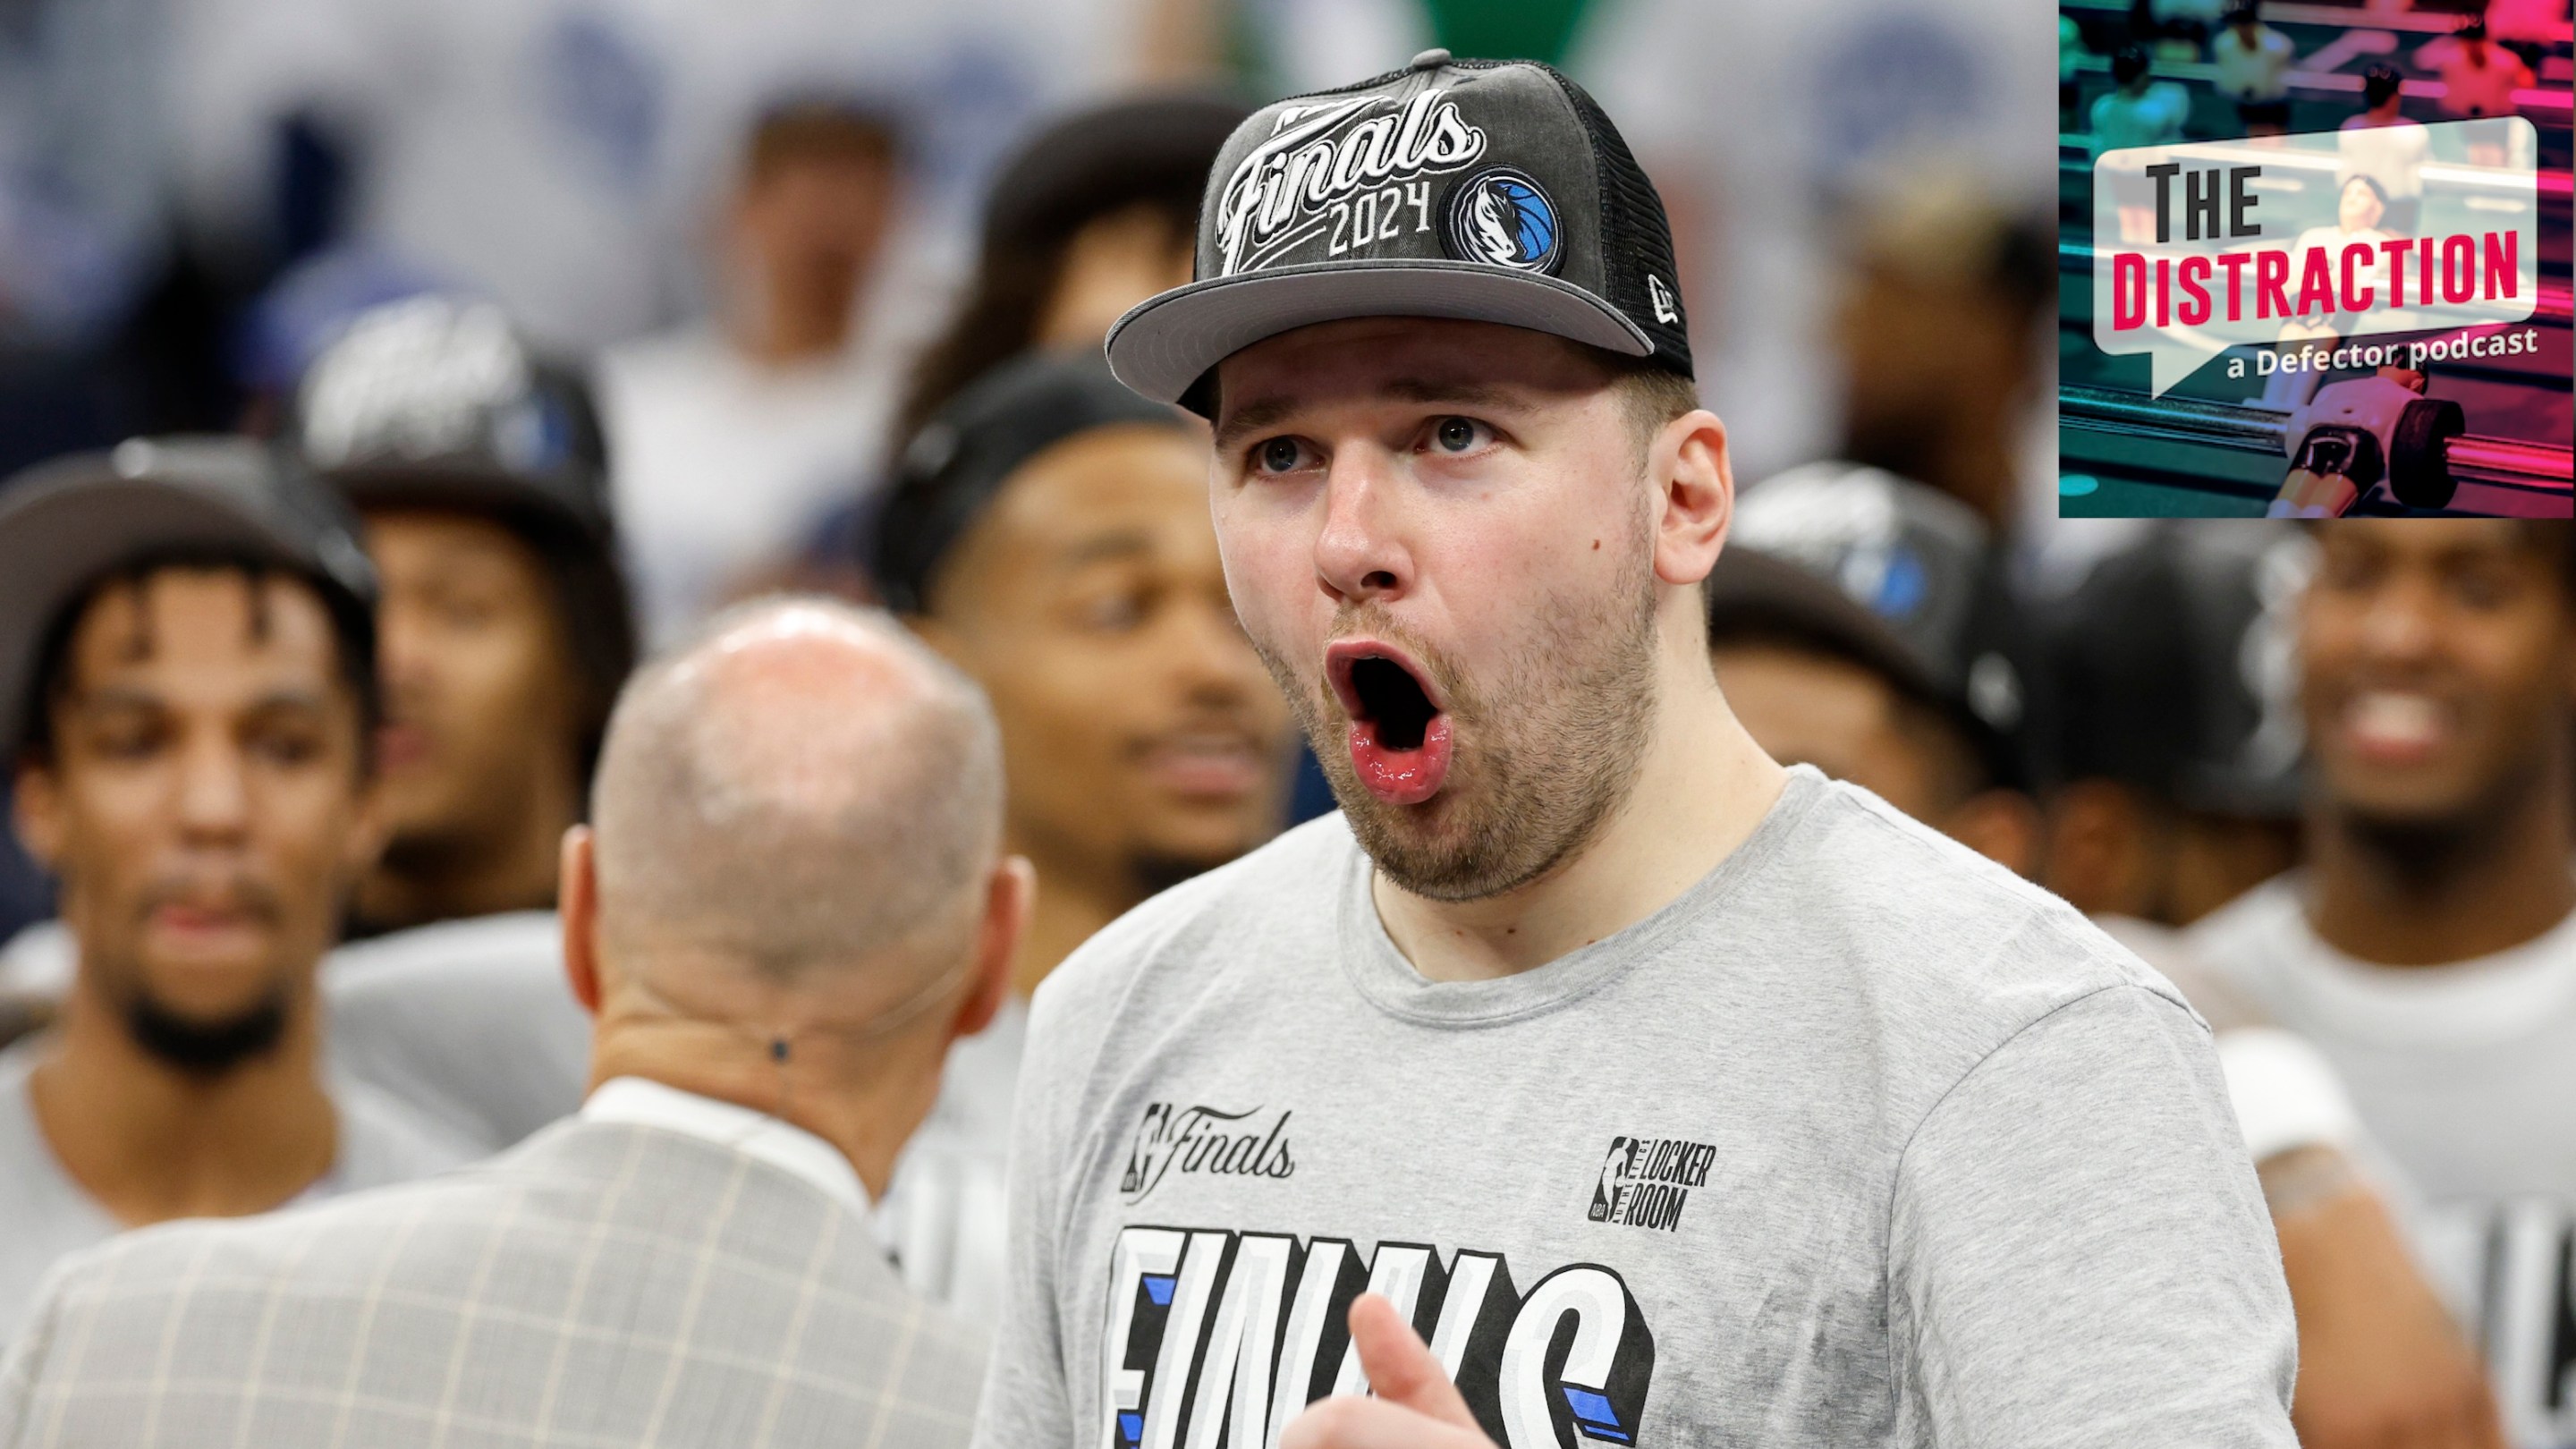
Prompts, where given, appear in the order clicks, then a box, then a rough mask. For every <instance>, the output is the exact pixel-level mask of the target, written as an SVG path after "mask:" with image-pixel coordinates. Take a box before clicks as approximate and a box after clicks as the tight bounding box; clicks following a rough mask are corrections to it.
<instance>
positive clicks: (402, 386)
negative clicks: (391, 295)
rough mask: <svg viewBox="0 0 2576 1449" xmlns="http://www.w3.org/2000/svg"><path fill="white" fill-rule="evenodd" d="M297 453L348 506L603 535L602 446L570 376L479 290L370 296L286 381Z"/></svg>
mask: <svg viewBox="0 0 2576 1449" xmlns="http://www.w3.org/2000/svg"><path fill="white" fill-rule="evenodd" d="M293 431H294V436H295V441H296V445H297V446H298V447H299V448H301V449H302V450H303V454H304V459H305V461H306V462H307V463H308V464H310V465H311V466H312V467H313V468H314V469H315V470H316V471H318V472H319V473H321V474H322V476H323V477H324V478H326V479H328V480H329V481H330V482H331V483H333V484H334V485H336V486H338V487H339V488H340V490H341V491H342V492H344V493H346V494H347V495H348V496H349V498H350V501H351V502H353V503H355V504H356V505H357V506H359V507H361V508H375V507H385V506H394V505H401V504H416V505H423V506H430V507H450V508H475V509H481V510H484V511H488V512H494V513H500V514H505V515H514V516H524V517H525V518H527V519H528V520H530V521H532V522H535V523H537V524H538V525H539V526H541V527H547V526H551V527H553V528H558V529H569V530H572V531H574V532H577V533H581V534H585V535H588V536H590V537H592V538H594V539H597V540H601V541H603V542H604V541H606V540H607V539H609V538H610V537H611V536H612V534H613V532H614V530H613V528H612V526H611V522H610V511H609V501H608V449H607V443H606V441H605V435H604V433H603V432H602V429H601V427H600V421H599V412H598V408H597V405H596V404H595V403H594V402H593V400H592V398H591V393H590V387H589V385H588V384H587V382H585V381H584V379H583V378H582V376H581V374H580V373H579V372H577V371H575V370H574V369H572V368H569V367H565V366H563V365H561V364H558V363H555V362H553V361H550V360H548V359H545V358H541V357H539V356H537V355H536V354H535V353H534V352H533V351H532V350H531V349H530V348H529V347H528V345H527V344H526V343H525V341H524V340H522V339H521V338H520V336H519V335H518V333H517V332H516V331H515V330H514V329H513V328H512V327H511V325H510V321H509V318H508V316H507V315H506V314H504V313H503V312H502V311H501V309H500V308H498V307H496V306H494V305H492V304H491V303H488V302H479V301H469V300H463V299H459V298H454V297H445V296H437V295H430V296H419V297H407V298H404V299H403V300H401V301H397V302H390V303H387V304H385V305H383V306H381V307H375V308H371V309H369V310H368V311H366V312H363V313H361V314H359V316H358V317H357V318H356V319H355V320H354V321H352V322H351V323H350V324H349V327H348V330H347V331H345V332H343V333H342V334H341V335H340V337H339V339H338V340H337V341H335V342H333V343H332V344H331V345H330V346H329V347H327V348H325V349H324V350H323V352H322V354H321V355H320V356H319V357H317V358H315V359H314V362H313V366H312V367H311V369H310V370H308V371H307V372H306V373H305V375H304V380H303V383H302V385H301V386H300V387H299V388H298V389H297V393H296V408H295V423H294V429H293Z"/></svg>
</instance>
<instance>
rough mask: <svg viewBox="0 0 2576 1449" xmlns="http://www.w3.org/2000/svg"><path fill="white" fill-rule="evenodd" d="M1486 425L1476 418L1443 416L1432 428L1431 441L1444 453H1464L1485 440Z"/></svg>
mask: <svg viewBox="0 0 2576 1449" xmlns="http://www.w3.org/2000/svg"><path fill="white" fill-rule="evenodd" d="M1484 434H1485V425H1484V424H1482V423H1480V422H1477V421H1476V420H1475V419H1474V418H1442V419H1441V420H1440V422H1439V423H1438V425H1437V426H1435V427H1433V428H1432V430H1431V441H1432V442H1433V443H1435V444H1437V445H1438V446H1439V448H1440V450H1441V451H1442V452H1444V453H1464V452H1468V451H1471V450H1473V449H1474V448H1475V447H1476V445H1477V444H1479V443H1481V442H1483V441H1484Z"/></svg>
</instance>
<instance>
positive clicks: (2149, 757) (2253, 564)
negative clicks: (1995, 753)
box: [2041, 520, 2314, 820]
mask: <svg viewBox="0 0 2576 1449" xmlns="http://www.w3.org/2000/svg"><path fill="white" fill-rule="evenodd" d="M2313 550H2314V545H2313V543H2312V541H2311V540H2310V539H2309V538H2308V536H2307V535H2306V534H2304V533H2302V532H2300V531H2298V530H2297V529H2295V528H2293V527H2291V526H2290V525H2288V524H2268V525H2267V524H2264V523H2262V522H2260V521H2254V520H2248V521H2243V522H2237V523H2229V524H2225V525H2221V526H2218V527H2215V528H2213V527H2208V526H2204V525H2194V524H2185V523H2173V522H2168V523H2162V524H2157V525H2151V526H2150V527H2149V528H2148V529H2147V531H2146V532H2145V533H2143V535H2142V536H2140V537H2139V538H2137V539H2136V540H2135V541H2134V542H2131V543H2129V544H2127V545H2126V546H2124V547H2122V548H2120V549H2118V550H2117V551H2115V552H2112V553H2110V554H2108V555H2107V556H2105V557H2103V558H2101V559H2100V560H2098V561H2097V562H2095V563H2094V564H2093V565H2092V567H2091V569H2090V570H2089V571H2088V572H2087V573H2086V574H2085V575H2084V578H2083V582H2081V583H2080V584H2078V585H2076V587H2075V588H2074V590H2073V592H2071V593H2070V594H2068V595H2067V596H2066V598H2065V599H2064V600H2063V601H2062V602H2060V603H2059V604H2057V605H2056V606H2055V607H2053V608H2051V609H2050V610H2048V611H2047V618H2048V624H2047V626H2046V630H2045V633H2046V668H2045V669H2043V670H2042V671H2041V677H2042V678H2043V679H2045V680H2046V681H2047V684H2046V689H2047V694H2048V706H2049V707H2048V708H2047V709H2046V710H2044V711H2042V714H2043V716H2044V718H2045V720H2046V721H2047V724H2046V729H2045V736H2046V738H2045V740H2044V746H2043V750H2042V758H2043V763H2044V766H2045V772H2046V774H2047V776H2048V778H2049V780H2050V781H2051V782H2052V783H2053V784H2056V783H2065V782H2068V781H2073V780H2080V779H2109V780H2116V781H2119V782H2120V783H2122V784H2126V785H2129V786H2131V787H2133V788H2135V789H2138V790H2140V791H2143V792H2144V793H2146V794H2147V795H2148V796H2150V797H2152V798H2154V799H2157V800H2161V801H2163V802H2165V803H2167V804H2170V805H2177V806H2181V807H2183V808H2186V809H2191V810H2200V811H2207V812H2209V813H2212V814H2219V815H2233V816H2238V817H2241V818H2250V819H2272V820H2286V819H2291V818H2293V817H2295V816H2296V815H2297V814H2298V810H2299V794H2300V761H2301V756H2302V753H2303V739H2304V735H2303V731H2302V728H2301V725H2300V720H2299V709H2298V667H2297V663H2296V659H2295V651H2294V649H2293V637H2294V636H2293V631H2292V626H2291V622H2290V610H2291V608H2292V606H2293V604H2294V602H2295V600H2296V599H2297V596H2298V594H2299V592H2300V590H2301V588H2302V587H2303V586H2304V584H2305V582H2306V579H2307V575H2308V572H2309V569H2310V559H2311V555H2312V553H2313Z"/></svg>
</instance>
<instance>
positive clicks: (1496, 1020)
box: [1339, 765, 1832, 1027]
mask: <svg viewBox="0 0 2576 1449" xmlns="http://www.w3.org/2000/svg"><path fill="white" fill-rule="evenodd" d="M1830 788H1832V787H1831V785H1830V784H1829V782H1828V781H1827V780H1826V779H1825V777H1824V776H1823V775H1822V774H1820V773H1818V772H1817V770H1816V769H1815V768H1814V767H1813V766H1810V765H1795V766H1792V767H1790V770H1789V779H1788V783H1787V785H1786V786H1785V787H1784V788H1783V789H1782V790H1781V792H1780V798H1779V799H1777V800H1774V801H1773V802H1772V803H1771V808H1770V809H1769V810H1768V811H1767V812H1765V813H1764V815H1763V817H1762V821H1761V823H1760V824H1759V825H1756V826H1755V827H1754V829H1753V833H1752V834H1751V835H1749V836H1747V837H1746V838H1745V840H1744V842H1743V843H1742V844H1741V845H1738V846H1737V847H1736V848H1735V849H1734V850H1733V851H1731V852H1729V853H1728V855H1727V857H1726V859H1724V860H1721V861H1719V862H1718V863H1717V865H1716V867H1715V868H1714V869H1712V870H1710V871H1709V873H1708V874H1706V875H1704V876H1701V877H1700V878H1699V880H1698V881H1697V882H1695V883H1694V884H1692V886H1691V887H1690V888H1689V889H1688V890H1685V891H1683V892H1682V893H1681V894H1680V895H1679V896H1676V897H1674V898H1673V900H1672V901H1671V902H1670V903H1669V904H1667V905H1665V906H1664V907H1663V908H1662V909H1660V910H1658V911H1656V912H1655V913H1654V914H1652V915H1650V916H1648V917H1646V918H1645V919H1644V920H1641V921H1638V922H1636V923H1634V924H1632V925H1630V926H1628V927H1626V928H1625V929H1622V930H1619V931H1616V932H1613V933H1611V934H1610V935H1608V936H1604V937H1602V938H1601V939H1600V940H1598V941H1595V942H1593V943H1592V944H1590V945H1588V946H1582V947H1578V948H1577V949H1575V950H1572V951H1568V952H1567V953H1565V954H1564V955H1562V956H1559V957H1557V958H1556V959H1555V960H1553V961H1550V962H1548V963H1547V964H1546V965H1544V966H1537V967H1533V968H1531V969H1530V970H1527V971H1522V972H1519V973H1516V974H1514V975H1511V976H1503V977H1498V978H1495V979H1493V980H1487V981H1431V980H1427V979H1425V978H1424V977H1423V975H1422V973H1420V972H1419V971H1416V970H1414V969H1413V963H1412V962H1410V961H1408V960H1406V959H1405V957H1404V953H1403V952H1402V951H1400V950H1398V949H1396V944H1395V941H1394V940H1393V939H1392V938H1391V937H1389V936H1388V935H1387V933H1386V923H1385V922H1384V921H1382V920H1380V919H1379V918H1378V913H1377V902H1376V900H1375V899H1374V897H1373V896H1372V895H1371V894H1370V890H1369V879H1370V874H1371V872H1372V869H1373V867H1372V865H1371V863H1370V860H1369V856H1368V852H1367V851H1365V850H1362V849H1361V848H1360V847H1359V843H1358V842H1357V841H1356V840H1353V841H1351V842H1350V845H1349V850H1350V860H1349V863H1348V865H1347V867H1346V868H1345V870H1344V871H1343V876H1342V889H1341V892H1340V896H1341V901H1340V906H1339V914H1340V917H1341V920H1340V935H1341V943H1342V950H1341V957H1342V962H1343V967H1344V970H1345V971H1346V973H1347V974H1348V975H1349V977H1350V980H1351V984H1352V985H1353V986H1355V987H1357V988H1358V990H1359V993H1360V994H1361V995H1362V996H1364V997H1366V998H1368V1000H1369V1001H1370V1003H1371V1004H1373V1005H1375V1006H1376V1007H1377V1008H1378V1009H1380V1010H1382V1011H1385V1012H1387V1013H1388V1014H1390V1015H1393V1016H1398V1017H1402V1018H1405V1019H1406V1020H1409V1021H1414V1022H1419V1023H1421V1024H1423V1025H1426V1026H1451V1027H1476V1026H1494V1025H1500V1024H1502V1023H1504V1022H1509V1021H1517V1020H1519V1019H1521V1018H1523V1017H1528V1016H1535V1015H1538V1014H1540V1013H1543V1012H1547V1011H1553V1010H1555V1009H1556V1008H1557V1007H1559V1006H1562V1005H1565V1004H1566V1003H1568V1002H1571V1001H1574V1000H1577V999H1578V998H1581V997H1583V996H1585V995H1588V994H1589V993H1591V992H1592V991H1594V990H1596V989H1598V988H1600V987H1602V986H1604V985H1606V984H1608V983H1609V982H1610V981H1612V980H1614V979H1616V978H1618V977H1619V976H1621V975H1624V974H1625V973H1626V972H1627V971H1628V970H1629V969H1630V968H1632V967H1634V966H1635V965H1636V964H1637V963H1638V962H1640V961H1641V960H1643V959H1645V958H1646V957H1648V956H1650V955H1652V954H1653V952H1654V951H1655V949H1656V948H1657V947H1658V946H1660V945H1662V944H1663V943H1664V942H1665V941H1666V940H1667V939H1668V938H1670V937H1671V936H1672V935H1673V934H1674V933H1675V932H1677V931H1681V930H1683V929H1686V928H1687V927H1689V926H1690V925H1691V924H1692V923H1693V922H1696V921H1699V920H1702V919H1704V918H1705V917H1706V916H1707V914H1708V913H1709V912H1710V911H1712V910H1715V909H1718V908H1720V907H1721V906H1722V905H1723V904H1724V903H1725V902H1726V901H1727V900H1728V899H1729V898H1730V897H1732V896H1733V894H1734V893H1735V891H1736V889H1737V887H1738V886H1739V885H1740V884H1741V883H1742V882H1743V881H1744V880H1746V879H1748V878H1750V877H1751V876H1752V875H1753V874H1754V873H1755V872H1757V871H1759V870H1760V869H1761V868H1762V867H1763V866H1764V865H1766V864H1768V863H1769V862H1770V860H1771V859H1772V858H1773V857H1774V856H1776V855H1778V854H1779V852H1780V848H1781V846H1782V844H1783V843H1784V842H1786V841H1787V840H1788V838H1789V836H1790V835H1791V834H1792V833H1793V832H1794V831H1795V830H1796V829H1797V825H1798V822H1799V821H1800V820H1801V819H1803V818H1804V817H1805V816H1806V814H1807V812H1808V810H1809V809H1810V808H1812V807H1813V806H1814V805H1815V803H1816V802H1817V801H1818V800H1819V799H1822V798H1823V796H1824V794H1825V792H1826V791H1827V790H1828V789H1830Z"/></svg>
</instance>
